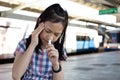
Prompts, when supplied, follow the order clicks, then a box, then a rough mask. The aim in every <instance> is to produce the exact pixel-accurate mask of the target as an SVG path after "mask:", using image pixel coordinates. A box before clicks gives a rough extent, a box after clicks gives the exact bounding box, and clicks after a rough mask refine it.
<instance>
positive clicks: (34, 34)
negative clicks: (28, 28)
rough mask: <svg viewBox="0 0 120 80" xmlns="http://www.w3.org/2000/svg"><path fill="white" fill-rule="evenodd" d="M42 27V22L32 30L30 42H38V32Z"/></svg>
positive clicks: (35, 43)
mask: <svg viewBox="0 0 120 80" xmlns="http://www.w3.org/2000/svg"><path fill="white" fill-rule="evenodd" d="M43 29H44V23H40V24H39V26H38V27H37V28H36V29H35V30H34V31H33V32H32V39H31V43H32V44H34V45H37V44H38V42H39V34H40V33H41V32H42V30H43Z"/></svg>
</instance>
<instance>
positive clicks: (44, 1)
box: [0, 0, 120, 27]
mask: <svg viewBox="0 0 120 80" xmlns="http://www.w3.org/2000/svg"><path fill="white" fill-rule="evenodd" d="M54 3H60V4H61V5H62V6H63V8H64V9H66V10H67V11H68V14H69V19H70V20H73V19H74V20H79V21H86V22H92V23H97V24H103V25H107V26H114V27H119V26H120V25H119V24H117V23H116V22H117V18H118V17H119V14H118V13H116V14H108V15H99V10H105V9H109V8H113V7H118V5H119V3H120V1H119V0H0V16H1V17H6V18H17V19H25V20H32V21H35V20H36V18H37V17H38V16H39V15H40V13H41V12H42V11H43V10H44V9H45V8H46V7H48V6H49V5H51V4H54Z"/></svg>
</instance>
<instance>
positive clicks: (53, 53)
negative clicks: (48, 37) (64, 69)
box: [46, 44, 59, 65]
mask: <svg viewBox="0 0 120 80" xmlns="http://www.w3.org/2000/svg"><path fill="white" fill-rule="evenodd" d="M46 51H47V53H48V58H49V60H50V61H51V63H52V65H59V62H58V58H59V53H58V50H57V49H55V47H54V45H53V44H48V46H47V47H46Z"/></svg>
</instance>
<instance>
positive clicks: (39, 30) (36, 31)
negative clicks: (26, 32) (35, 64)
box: [35, 23, 44, 35]
mask: <svg viewBox="0 0 120 80" xmlns="http://www.w3.org/2000/svg"><path fill="white" fill-rule="evenodd" d="M43 29H44V23H41V24H39V26H38V27H37V28H36V29H35V34H36V35H39V34H40V32H41V31H42V30H43Z"/></svg>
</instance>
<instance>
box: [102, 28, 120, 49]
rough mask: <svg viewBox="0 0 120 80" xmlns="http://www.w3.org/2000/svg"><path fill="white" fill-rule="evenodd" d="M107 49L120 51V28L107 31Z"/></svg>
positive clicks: (105, 45)
mask: <svg viewBox="0 0 120 80" xmlns="http://www.w3.org/2000/svg"><path fill="white" fill-rule="evenodd" d="M106 34H107V36H108V37H106V38H105V44H104V47H105V48H112V49H120V37H119V36H120V28H116V29H113V30H106Z"/></svg>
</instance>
